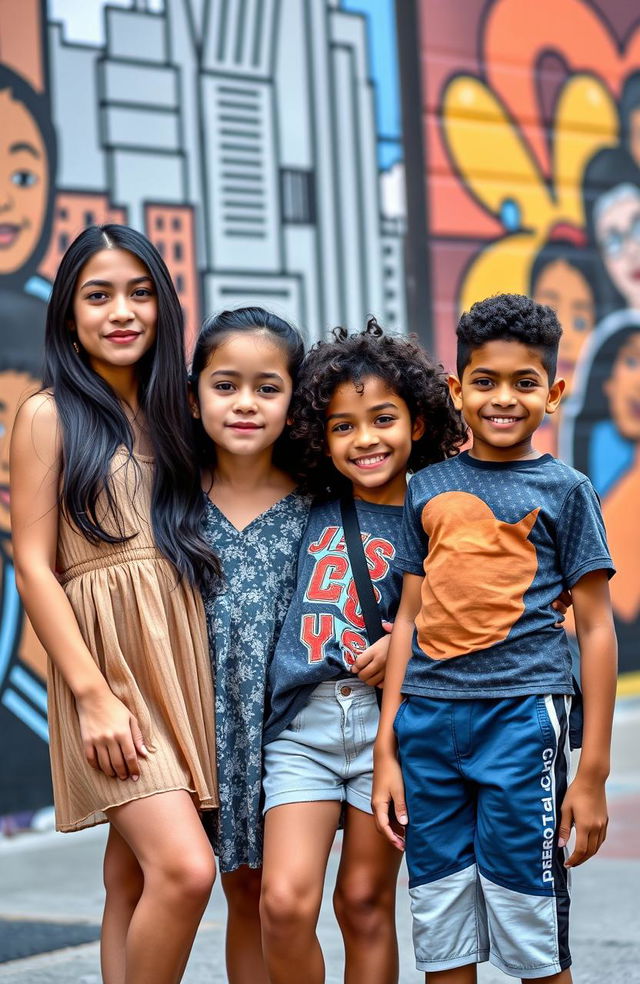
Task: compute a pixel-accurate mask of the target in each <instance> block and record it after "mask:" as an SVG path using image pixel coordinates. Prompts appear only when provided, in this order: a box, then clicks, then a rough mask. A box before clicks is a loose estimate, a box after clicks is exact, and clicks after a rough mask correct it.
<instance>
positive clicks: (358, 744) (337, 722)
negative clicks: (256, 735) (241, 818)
mask: <svg viewBox="0 0 640 984" xmlns="http://www.w3.org/2000/svg"><path fill="white" fill-rule="evenodd" d="M379 719H380V714H379V711H378V702H377V700H376V694H375V690H374V688H373V687H370V686H369V685H368V684H366V683H364V682H363V681H362V680H358V679H357V678H354V679H353V680H349V679H347V680H337V681H330V682H328V683H321V684H319V685H318V686H317V687H316V688H315V690H314V691H313V692H312V693H311V696H310V698H309V701H308V703H307V704H306V705H305V706H304V707H303V708H302V710H301V711H300V712H299V713H298V714H297V715H296V716H295V717H294V719H293V721H292V722H291V724H290V725H289V727H288V728H285V729H284V731H282V732H281V733H280V734H279V735H278V737H277V738H276V739H275V740H274V741H271V742H269V744H268V745H265V747H264V769H265V776H264V792H265V804H264V812H265V813H266V812H267V810H270V809H271V808H272V807H274V806H282V804H284V803H315V802H322V801H324V800H336V801H338V802H345V801H346V802H347V803H349V804H350V805H351V806H355V807H357V809H359V810H363V811H364V812H365V813H372V812H373V811H372V809H371V788H372V785H373V743H374V741H375V738H376V733H377V730H378V722H379Z"/></svg>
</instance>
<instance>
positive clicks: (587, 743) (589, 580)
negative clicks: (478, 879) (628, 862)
mask: <svg viewBox="0 0 640 984" xmlns="http://www.w3.org/2000/svg"><path fill="white" fill-rule="evenodd" d="M572 595H573V606H574V612H575V621H576V632H577V635H578V645H579V647H580V677H581V684H582V695H583V702H584V734H583V740H582V752H581V754H580V762H579V765H578V770H577V772H576V776H575V779H574V780H573V782H572V783H571V785H570V786H569V788H568V790H567V793H566V796H565V798H564V802H563V804H562V814H561V820H560V832H559V833H560V844H561V846H563V845H564V844H565V843H566V842H567V840H568V838H569V834H570V832H571V827H572V826H575V828H576V842H575V846H574V849H573V852H572V854H571V856H570V857H569V858H568V859H567V861H566V865H567V867H568V868H574V867H576V866H577V865H579V864H582V863H583V862H584V861H587V860H588V859H589V858H590V857H592V856H593V855H594V854H595V853H596V851H597V850H598V848H599V847H600V845H601V844H602V842H603V841H604V839H605V837H606V834H607V823H608V817H607V801H606V796H605V782H606V780H607V777H608V775H609V768H610V754H611V727H612V723H613V709H614V703H615V695H616V680H617V644H616V636H615V630H614V627H613V616H612V613H611V600H610V597H609V585H608V578H607V572H606V571H604V570H602V571H592V572H590V573H589V574H585V576H584V577H582V578H580V580H579V581H578V582H577V584H575V585H574V586H573V589H572Z"/></svg>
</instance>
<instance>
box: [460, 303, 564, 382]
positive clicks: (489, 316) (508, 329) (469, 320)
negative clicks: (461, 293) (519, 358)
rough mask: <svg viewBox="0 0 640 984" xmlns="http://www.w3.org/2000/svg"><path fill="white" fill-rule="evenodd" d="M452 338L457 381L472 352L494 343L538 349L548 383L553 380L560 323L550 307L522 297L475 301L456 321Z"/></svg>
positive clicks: (560, 333)
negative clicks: (515, 344)
mask: <svg viewBox="0 0 640 984" xmlns="http://www.w3.org/2000/svg"><path fill="white" fill-rule="evenodd" d="M456 335H457V336H458V354H457V359H456V368H457V372H458V379H462V374H463V372H464V370H465V369H466V367H467V366H468V365H469V362H470V361H471V353H472V352H473V351H474V349H477V348H481V347H482V346H483V345H486V343H487V342H495V341H505V342H521V343H522V344H523V345H527V346H529V348H535V349H538V350H539V351H540V356H541V361H542V364H543V366H544V368H545V369H546V371H547V375H548V376H549V382H550V383H552V382H553V380H554V378H555V374H556V365H557V362H558V345H559V344H560V336H561V335H562V328H561V327H560V322H559V321H558V318H557V315H556V314H555V312H554V311H553V310H552V309H551V308H550V307H547V305H546V304H538V303H537V301H533V300H531V298H530V297H526V296H525V295H524V294H496V295H495V296H493V297H485V299H484V300H483V301H476V303H475V304H473V305H472V306H471V308H470V309H469V311H465V313H464V314H463V315H462V317H461V318H460V321H459V322H458V327H457V329H456Z"/></svg>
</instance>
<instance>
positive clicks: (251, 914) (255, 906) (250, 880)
mask: <svg viewBox="0 0 640 984" xmlns="http://www.w3.org/2000/svg"><path fill="white" fill-rule="evenodd" d="M260 882H261V872H260V871H254V870H251V869H247V870H246V871H243V872H242V873H236V872H234V873H233V875H232V876H231V877H227V876H225V875H224V874H223V875H222V888H223V890H224V894H225V898H226V900H227V905H228V907H229V912H230V913H233V915H235V916H236V917H238V918H239V919H243V920H249V919H257V918H258V912H259V907H260Z"/></svg>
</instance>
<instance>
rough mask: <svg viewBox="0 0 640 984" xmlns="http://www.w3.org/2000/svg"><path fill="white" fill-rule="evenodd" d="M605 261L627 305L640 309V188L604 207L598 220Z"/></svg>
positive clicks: (599, 240)
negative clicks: (635, 192)
mask: <svg viewBox="0 0 640 984" xmlns="http://www.w3.org/2000/svg"><path fill="white" fill-rule="evenodd" d="M596 238H597V240H598V245H599V247H600V252H601V254H602V260H603V263H604V265H605V267H606V269H607V272H608V274H609V276H610V277H611V279H612V281H613V283H614V284H615V286H616V287H617V289H618V290H619V291H620V293H621V294H622V296H623V297H624V299H625V301H626V303H627V306H628V307H630V308H633V309H634V310H640V188H638V193H637V195H636V194H628V195H624V197H622V198H619V199H618V200H617V201H614V202H612V203H611V204H610V205H609V207H608V208H606V209H604V210H603V212H602V214H601V215H600V216H599V217H598V219H597V221H596Z"/></svg>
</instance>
